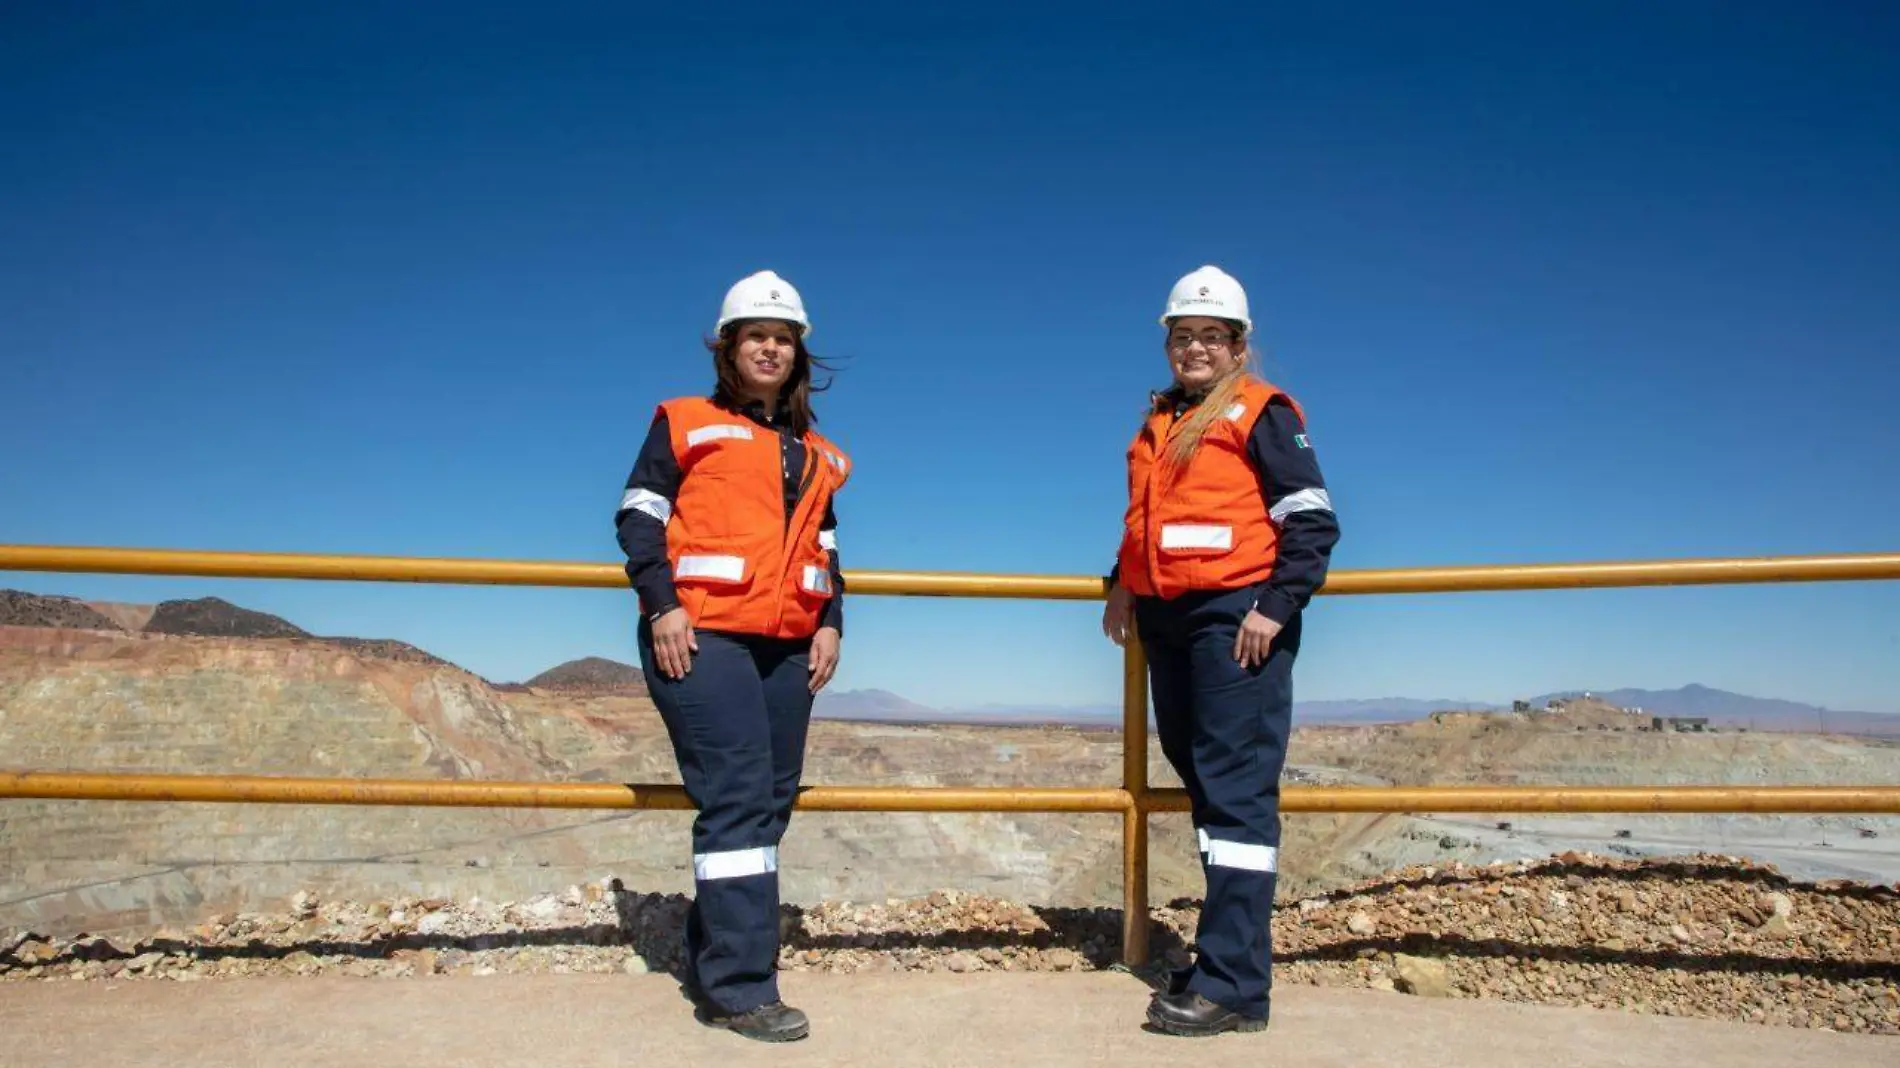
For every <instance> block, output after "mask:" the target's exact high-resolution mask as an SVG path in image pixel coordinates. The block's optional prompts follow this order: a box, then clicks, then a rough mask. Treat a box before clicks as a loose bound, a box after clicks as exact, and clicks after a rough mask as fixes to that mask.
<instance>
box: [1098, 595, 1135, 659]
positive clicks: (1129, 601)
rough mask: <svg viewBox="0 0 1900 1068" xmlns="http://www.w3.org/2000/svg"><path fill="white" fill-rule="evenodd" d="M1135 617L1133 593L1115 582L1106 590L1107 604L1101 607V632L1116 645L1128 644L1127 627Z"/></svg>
mask: <svg viewBox="0 0 1900 1068" xmlns="http://www.w3.org/2000/svg"><path fill="white" fill-rule="evenodd" d="M1134 617H1135V595H1134V594H1132V593H1129V592H1128V587H1126V586H1123V585H1122V584H1121V583H1119V582H1118V583H1116V584H1115V585H1114V586H1113V587H1112V588H1110V589H1109V591H1108V604H1106V605H1105V606H1103V608H1102V633H1103V634H1106V635H1108V640H1109V641H1111V642H1114V643H1115V644H1116V645H1127V644H1128V628H1129V625H1130V623H1132V622H1133V621H1134Z"/></svg>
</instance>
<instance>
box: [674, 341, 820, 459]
mask: <svg viewBox="0 0 1900 1068" xmlns="http://www.w3.org/2000/svg"><path fill="white" fill-rule="evenodd" d="M751 321H752V320H750V319H740V320H737V321H735V322H731V323H727V324H726V326H725V329H723V330H721V331H719V333H718V334H717V335H715V336H713V337H709V338H707V339H706V351H707V352H710V353H712V358H713V373H714V374H716V375H718V377H719V384H718V385H717V386H715V387H714V388H713V400H714V402H716V403H718V404H722V405H724V406H726V407H728V408H734V409H736V408H740V407H742V406H744V404H745V403H746V395H745V380H744V379H743V378H740V377H739V367H738V363H737V361H735V360H734V359H733V355H734V354H735V353H736V352H738V350H739V330H740V328H741V327H743V326H745V325H746V324H747V323H748V322H751ZM814 368H816V369H817V370H820V371H824V372H827V373H828V374H830V373H835V371H836V369H835V368H833V367H832V366H831V365H830V364H829V363H826V362H825V361H824V360H823V359H820V358H819V357H817V356H815V355H813V354H812V351H811V350H810V349H808V348H806V347H805V335H804V332H803V331H800V330H799V329H798V328H797V327H795V326H794V327H793V328H792V374H791V377H790V378H787V379H786V380H785V385H784V386H783V387H782V388H781V389H780V390H779V411H780V412H782V413H784V415H785V425H786V426H787V427H789V428H790V429H791V431H792V433H793V434H796V435H798V436H800V437H803V436H804V435H805V432H806V431H808V430H810V429H811V428H812V427H814V426H817V425H818V416H817V414H816V413H814V412H813V411H812V407H811V395H812V394H813V393H823V392H824V391H825V390H827V389H830V388H831V379H830V378H829V377H827V378H825V379H824V380H822V381H819V380H816V379H815V378H814V377H813V374H812V371H813V369H814Z"/></svg>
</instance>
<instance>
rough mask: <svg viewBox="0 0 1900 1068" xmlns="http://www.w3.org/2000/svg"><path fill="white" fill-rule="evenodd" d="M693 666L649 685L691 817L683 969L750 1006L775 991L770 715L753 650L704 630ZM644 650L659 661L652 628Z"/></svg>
mask: <svg viewBox="0 0 1900 1068" xmlns="http://www.w3.org/2000/svg"><path fill="white" fill-rule="evenodd" d="M698 641H699V652H698V653H697V654H695V655H694V657H693V670H692V671H691V672H690V673H689V674H687V675H686V677H685V678H682V679H669V678H666V677H665V676H664V675H662V674H660V673H659V672H658V671H656V670H653V669H652V668H651V667H649V668H648V669H647V671H646V677H647V689H648V690H649V691H650V693H651V694H652V697H653V703H654V704H655V705H656V706H658V708H659V710H660V717H661V719H662V720H664V721H665V723H666V731H667V737H668V738H669V739H670V740H671V741H672V743H673V754H674V757H675V758H676V759H677V760H678V761H679V768H680V779H681V781H682V782H683V784H684V785H685V787H686V794H687V796H688V797H689V798H691V799H692V801H693V805H694V807H695V808H697V809H698V810H699V814H698V816H697V818H695V819H694V821H693V850H692V857H693V874H694V891H695V892H694V895H693V906H692V909H691V911H690V912H689V913H688V915H687V924H686V954H687V955H686V970H687V975H688V977H689V979H690V981H691V982H692V984H693V985H694V986H695V987H697V988H698V989H699V991H700V992H701V995H702V996H703V997H704V998H705V999H706V1000H707V1001H710V1002H711V1003H713V1004H714V1005H717V1006H718V1007H719V1008H721V1009H723V1010H725V1011H728V1012H745V1011H747V1010H748V1009H753V1008H756V1007H758V1006H760V1005H763V1004H766V1003H768V1002H772V1001H776V1000H778V996H779V994H778V977H777V973H776V966H777V962H778V907H779V887H778V850H777V846H778V827H777V825H776V824H775V813H774V802H773V767H772V764H773V761H772V732H771V723H770V714H769V711H768V709H767V705H766V700H765V691H764V686H763V683H762V681H761V679H760V675H759V668H758V666H757V664H756V662H755V659H754V656H753V652H752V649H751V648H750V646H749V644H748V643H747V642H745V641H742V640H737V639H734V638H733V637H731V636H729V635H722V634H715V633H712V632H708V631H700V632H699V634H698ZM640 656H641V660H642V662H643V663H644V664H647V665H651V664H653V663H654V658H653V648H652V632H651V629H650V627H649V626H648V625H647V624H645V623H642V624H641V627H640Z"/></svg>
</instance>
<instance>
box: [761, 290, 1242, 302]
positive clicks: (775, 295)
mask: <svg viewBox="0 0 1900 1068" xmlns="http://www.w3.org/2000/svg"><path fill="white" fill-rule="evenodd" d="M1202 292H1206V291H1205V290H1203V291H1202ZM772 299H773V300H777V299H778V290H776V289H774V290H773V291H772Z"/></svg>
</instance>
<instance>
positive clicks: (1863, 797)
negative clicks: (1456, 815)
mask: <svg viewBox="0 0 1900 1068" xmlns="http://www.w3.org/2000/svg"><path fill="white" fill-rule="evenodd" d="M0 571H57V572H85V573H112V574H138V575H193V576H202V577H220V578H279V579H329V580H339V581H370V582H426V583H454V584H475V585H512V586H572V587H601V588H622V589H624V588H625V587H626V584H627V579H626V574H625V572H624V571H623V570H622V569H621V568H620V567H619V566H618V565H613V564H590V563H547V562H530V561H515V560H470V559H429V558H407V557H390V556H334V555H331V556H326V555H307V554H293V553H238V552H195V551H180V550H170V549H115V548H86V547H71V546H47V545H0ZM1868 579H1900V553H1870V554H1858V555H1833V556H1783V557H1759V558H1741V559H1701V560H1646V561H1627V562H1607V563H1585V564H1525V565H1507V566H1488V567H1440V568H1418V569H1410V570H1380V571H1341V572H1335V573H1334V574H1333V575H1332V576H1331V577H1330V578H1329V579H1328V580H1327V584H1326V589H1325V590H1324V591H1323V592H1324V593H1327V594H1332V595H1338V594H1371V593H1451V592H1475V591H1484V590H1540V589H1544V590H1548V589H1586V588H1607V587H1625V586H1683V585H1710V584H1730V583H1764V582H1828V581H1847V580H1868ZM846 580H847V585H848V588H849V589H850V590H851V592H852V593H853V594H889V595H902V596H926V597H993V598H1011V599H1028V600H1072V601H1079V600H1099V599H1101V597H1102V596H1103V595H1104V593H1105V592H1106V591H1105V589H1104V584H1103V580H1102V579H1100V578H1096V577H1090V576H1071V575H974V574H955V573H945V572H926V571H854V572H848V573H847V574H846ZM1122 716H1123V718H1122V730H1123V756H1122V785H1121V786H1120V787H1101V788H1071V787H1036V788H1029V787H1023V788H1017V787H895V786H893V787H874V786H814V787H809V788H807V789H805V790H803V791H801V792H800V794H799V798H798V807H799V808H800V809H804V810H816V811H830V812H865V811H882V812H1103V813H1119V814H1120V815H1121V817H1122V865H1123V867H1122V908H1123V911H1122V955H1123V959H1124V960H1126V961H1127V962H1128V963H1130V964H1138V963H1141V962H1142V961H1144V960H1145V959H1146V958H1147V951H1148V924H1147V922H1146V920H1147V916H1148V816H1149V814H1150V813H1155V812H1184V811H1186V810H1187V807H1188V805H1187V797H1186V795H1185V794H1184V793H1183V792H1182V791H1180V790H1160V789H1152V788H1150V787H1149V786H1148V730H1147V725H1148V681H1147V666H1146V664H1145V663H1144V662H1143V660H1142V655H1141V650H1140V647H1139V646H1137V645H1135V644H1134V643H1130V645H1129V647H1128V649H1127V652H1126V655H1125V659H1124V662H1123V679H1122ZM0 798H54V799H68V800H73V799H85V800H114V801H214V802H249V803H264V804H332V805H447V806H469V807H511V808H618V809H687V808H690V807H691V806H690V803H689V802H688V801H687V798H686V795H685V792H684V791H683V790H682V789H681V788H680V787H677V786H657V785H641V784H624V785H615V784H609V783H539V782H455V781H447V782H444V781H440V780H390V779H323V778H288V777H275V776H237V775H144V774H103V773H92V772H39V771H20V772H0ZM1281 807H1282V809H1283V810H1285V811H1287V812H1637V813H1664V812H1678V813H1679V812H1750V813H1848V812H1854V813H1874V812H1879V813H1900V786H1871V785H1870V786H1766V787H1741V786H1613V787H1571V786H1416V787H1337V786H1329V787H1311V786H1290V787H1287V788H1286V789H1285V791H1284V793H1283V794H1282V798H1281Z"/></svg>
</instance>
